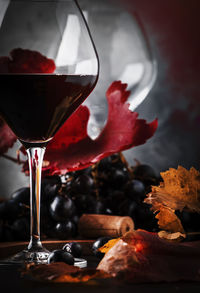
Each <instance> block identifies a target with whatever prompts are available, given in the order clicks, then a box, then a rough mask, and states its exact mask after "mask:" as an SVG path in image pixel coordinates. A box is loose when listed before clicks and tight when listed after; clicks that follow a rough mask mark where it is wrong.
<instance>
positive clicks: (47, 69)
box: [0, 48, 56, 74]
mask: <svg viewBox="0 0 200 293" xmlns="http://www.w3.org/2000/svg"><path fill="white" fill-rule="evenodd" d="M55 69H56V66H55V63H54V61H53V60H52V59H48V58H47V57H45V56H43V55H42V54H40V53H39V52H37V51H31V50H24V49H21V48H17V49H14V50H12V51H11V52H10V56H9V57H6V56H4V57H0V73H4V74H5V73H53V72H54V71H55Z"/></svg>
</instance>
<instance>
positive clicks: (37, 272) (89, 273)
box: [22, 262, 111, 283]
mask: <svg viewBox="0 0 200 293" xmlns="http://www.w3.org/2000/svg"><path fill="white" fill-rule="evenodd" d="M22 274H23V275H27V276H28V277H31V278H33V279H34V280H37V281H41V282H53V283H81V282H88V281H89V280H94V279H107V278H111V275H110V274H108V273H105V272H104V271H102V270H96V269H80V268H78V267H75V266H70V265H67V264H65V263H62V262H59V263H51V264H47V265H44V264H43V265H34V264H31V265H30V264H28V265H27V266H26V268H25V269H24V271H23V272H22Z"/></svg>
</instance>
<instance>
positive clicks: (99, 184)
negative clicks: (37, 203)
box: [0, 153, 187, 241]
mask: <svg viewBox="0 0 200 293" xmlns="http://www.w3.org/2000/svg"><path fill="white" fill-rule="evenodd" d="M160 181H161V178H160V177H159V176H157V174H156V172H155V171H154V169H153V168H152V167H151V166H149V165H145V164H137V165H136V166H134V167H130V166H129V165H128V163H127V162H126V160H125V159H124V157H123V155H122V154H121V153H119V154H115V155H112V156H110V157H107V158H105V159H103V160H101V161H100V162H98V163H97V164H95V165H93V166H92V167H89V168H87V169H84V170H79V171H75V172H70V173H68V174H67V175H66V176H62V177H59V176H52V177H47V178H44V179H43V181H42V189H41V232H42V239H44V238H45V237H46V238H56V239H69V238H71V239H76V238H77V237H78V221H79V218H80V217H81V215H82V214H105V215H119V216H130V217H131V218H132V219H133V221H134V223H135V228H136V229H138V228H141V229H145V230H148V231H158V225H157V220H156V219H155V215H154V214H153V213H152V211H151V210H150V206H149V205H147V204H145V203H144V202H143V201H144V198H145V197H146V194H147V193H149V192H150V191H151V186H152V185H158V184H160ZM29 194H30V190H29V188H28V187H25V188H21V189H19V190H17V191H16V192H14V193H13V194H12V195H11V197H10V199H9V200H7V201H4V202H1V203H0V241H12V240H29V221H30V220H29V218H30V206H29V205H30V204H29ZM184 217H185V218H184V219H187V215H186V214H185V215H184ZM185 227H187V223H186V224H185ZM186 230H187V229H186Z"/></svg>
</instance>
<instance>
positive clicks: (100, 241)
mask: <svg viewBox="0 0 200 293" xmlns="http://www.w3.org/2000/svg"><path fill="white" fill-rule="evenodd" d="M111 239H112V238H111V237H100V238H98V239H97V240H96V241H95V242H94V243H93V245H92V251H93V254H94V255H95V256H97V257H98V258H102V257H103V256H104V253H102V252H100V251H98V249H99V248H100V247H102V246H103V245H104V244H106V243H107V242H108V241H109V240H111Z"/></svg>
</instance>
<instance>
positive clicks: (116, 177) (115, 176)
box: [109, 168, 129, 189]
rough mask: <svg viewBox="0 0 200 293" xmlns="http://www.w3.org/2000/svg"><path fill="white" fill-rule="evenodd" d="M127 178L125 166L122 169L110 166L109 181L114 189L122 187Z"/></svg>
mask: <svg viewBox="0 0 200 293" xmlns="http://www.w3.org/2000/svg"><path fill="white" fill-rule="evenodd" d="M128 179H129V175H128V172H127V170H126V169H125V168H123V169H116V168H111V170H110V176H109V183H110V184H111V186H113V187H114V188H115V189H120V188H122V187H123V185H124V184H125V183H126V182H127V180H128Z"/></svg>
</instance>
